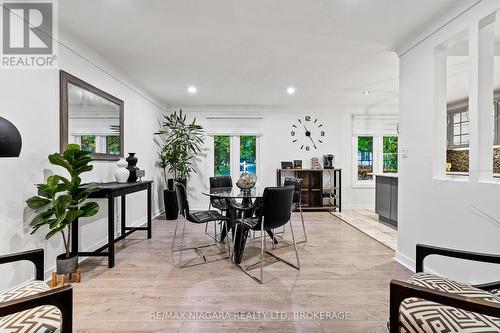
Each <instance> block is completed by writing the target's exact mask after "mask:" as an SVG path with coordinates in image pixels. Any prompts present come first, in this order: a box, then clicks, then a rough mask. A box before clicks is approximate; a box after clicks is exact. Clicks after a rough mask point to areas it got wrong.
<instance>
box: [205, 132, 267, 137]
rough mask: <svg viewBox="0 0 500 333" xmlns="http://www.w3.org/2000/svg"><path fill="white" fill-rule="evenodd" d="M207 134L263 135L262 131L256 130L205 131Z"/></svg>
mask: <svg viewBox="0 0 500 333" xmlns="http://www.w3.org/2000/svg"><path fill="white" fill-rule="evenodd" d="M205 135H207V136H212V137H213V136H219V135H220V136H249V135H253V136H256V137H260V136H263V134H262V133H256V132H254V131H215V132H207V133H205Z"/></svg>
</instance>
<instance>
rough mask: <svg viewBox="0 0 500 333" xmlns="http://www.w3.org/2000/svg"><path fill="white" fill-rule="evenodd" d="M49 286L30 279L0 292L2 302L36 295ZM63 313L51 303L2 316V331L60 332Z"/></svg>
mask: <svg viewBox="0 0 500 333" xmlns="http://www.w3.org/2000/svg"><path fill="white" fill-rule="evenodd" d="M48 289H49V286H48V285H47V284H46V283H45V282H43V281H30V282H27V283H24V284H22V285H19V286H16V287H14V288H11V289H8V290H5V291H3V292H1V293H0V302H6V301H10V300H13V299H18V298H21V297H26V296H30V295H35V294H38V293H40V292H43V291H46V290H48ZM60 321H61V313H60V312H59V310H58V309H57V308H56V307H54V306H50V305H46V306H39V307H37V308H33V309H29V310H26V311H23V312H19V313H14V314H12V315H9V316H5V317H0V332H1V333H28V332H29V333H54V332H60Z"/></svg>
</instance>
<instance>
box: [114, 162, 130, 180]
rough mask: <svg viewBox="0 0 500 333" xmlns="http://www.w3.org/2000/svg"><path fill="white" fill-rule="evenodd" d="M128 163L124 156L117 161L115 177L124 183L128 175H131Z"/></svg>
mask: <svg viewBox="0 0 500 333" xmlns="http://www.w3.org/2000/svg"><path fill="white" fill-rule="evenodd" d="M127 165H128V164H127V161H125V159H124V158H121V159H120V160H119V161H118V162H116V168H115V179H116V181H117V182H118V183H121V184H122V183H126V182H127V180H128V176H129V175H130V171H128V169H127Z"/></svg>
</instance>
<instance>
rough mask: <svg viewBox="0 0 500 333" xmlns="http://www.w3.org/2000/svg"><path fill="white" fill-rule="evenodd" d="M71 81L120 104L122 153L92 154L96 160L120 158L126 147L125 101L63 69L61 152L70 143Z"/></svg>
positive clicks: (61, 73)
mask: <svg viewBox="0 0 500 333" xmlns="http://www.w3.org/2000/svg"><path fill="white" fill-rule="evenodd" d="M69 83H71V84H72V85H75V86H77V87H79V88H82V89H84V90H87V91H89V92H91V93H93V94H95V95H97V96H100V97H102V98H104V99H106V100H108V101H110V102H112V103H114V104H116V105H118V106H119V114H120V155H119V156H117V155H109V154H103V153H93V154H92V156H93V158H94V159H95V160H100V161H117V160H119V159H120V157H121V156H123V155H124V151H125V150H124V149H123V109H124V104H125V103H124V102H123V101H122V100H121V99H119V98H116V97H114V96H113V95H110V94H108V93H107V92H105V91H103V90H101V89H99V88H97V87H95V86H93V85H91V84H90V83H87V82H85V81H83V80H81V79H79V78H77V77H76V76H73V75H71V74H69V73H67V72H65V71H63V70H61V71H60V72H59V94H60V95H59V110H60V120H59V121H60V139H59V141H60V150H61V153H62V152H63V151H64V150H65V149H66V147H67V145H68V131H69V128H68V127H69V126H68V117H69V110H68V107H69V105H68V102H69V98H68V84H69Z"/></svg>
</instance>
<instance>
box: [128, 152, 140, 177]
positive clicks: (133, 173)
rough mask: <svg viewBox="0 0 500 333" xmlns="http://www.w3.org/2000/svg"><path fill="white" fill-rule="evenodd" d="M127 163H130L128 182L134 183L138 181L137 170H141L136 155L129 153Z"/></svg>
mask: <svg viewBox="0 0 500 333" xmlns="http://www.w3.org/2000/svg"><path fill="white" fill-rule="evenodd" d="M126 161H127V163H128V165H127V170H128V171H129V172H130V175H129V176H128V180H127V182H129V183H134V182H136V181H137V170H139V168H138V167H137V157H135V153H128V157H127V158H126Z"/></svg>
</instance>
